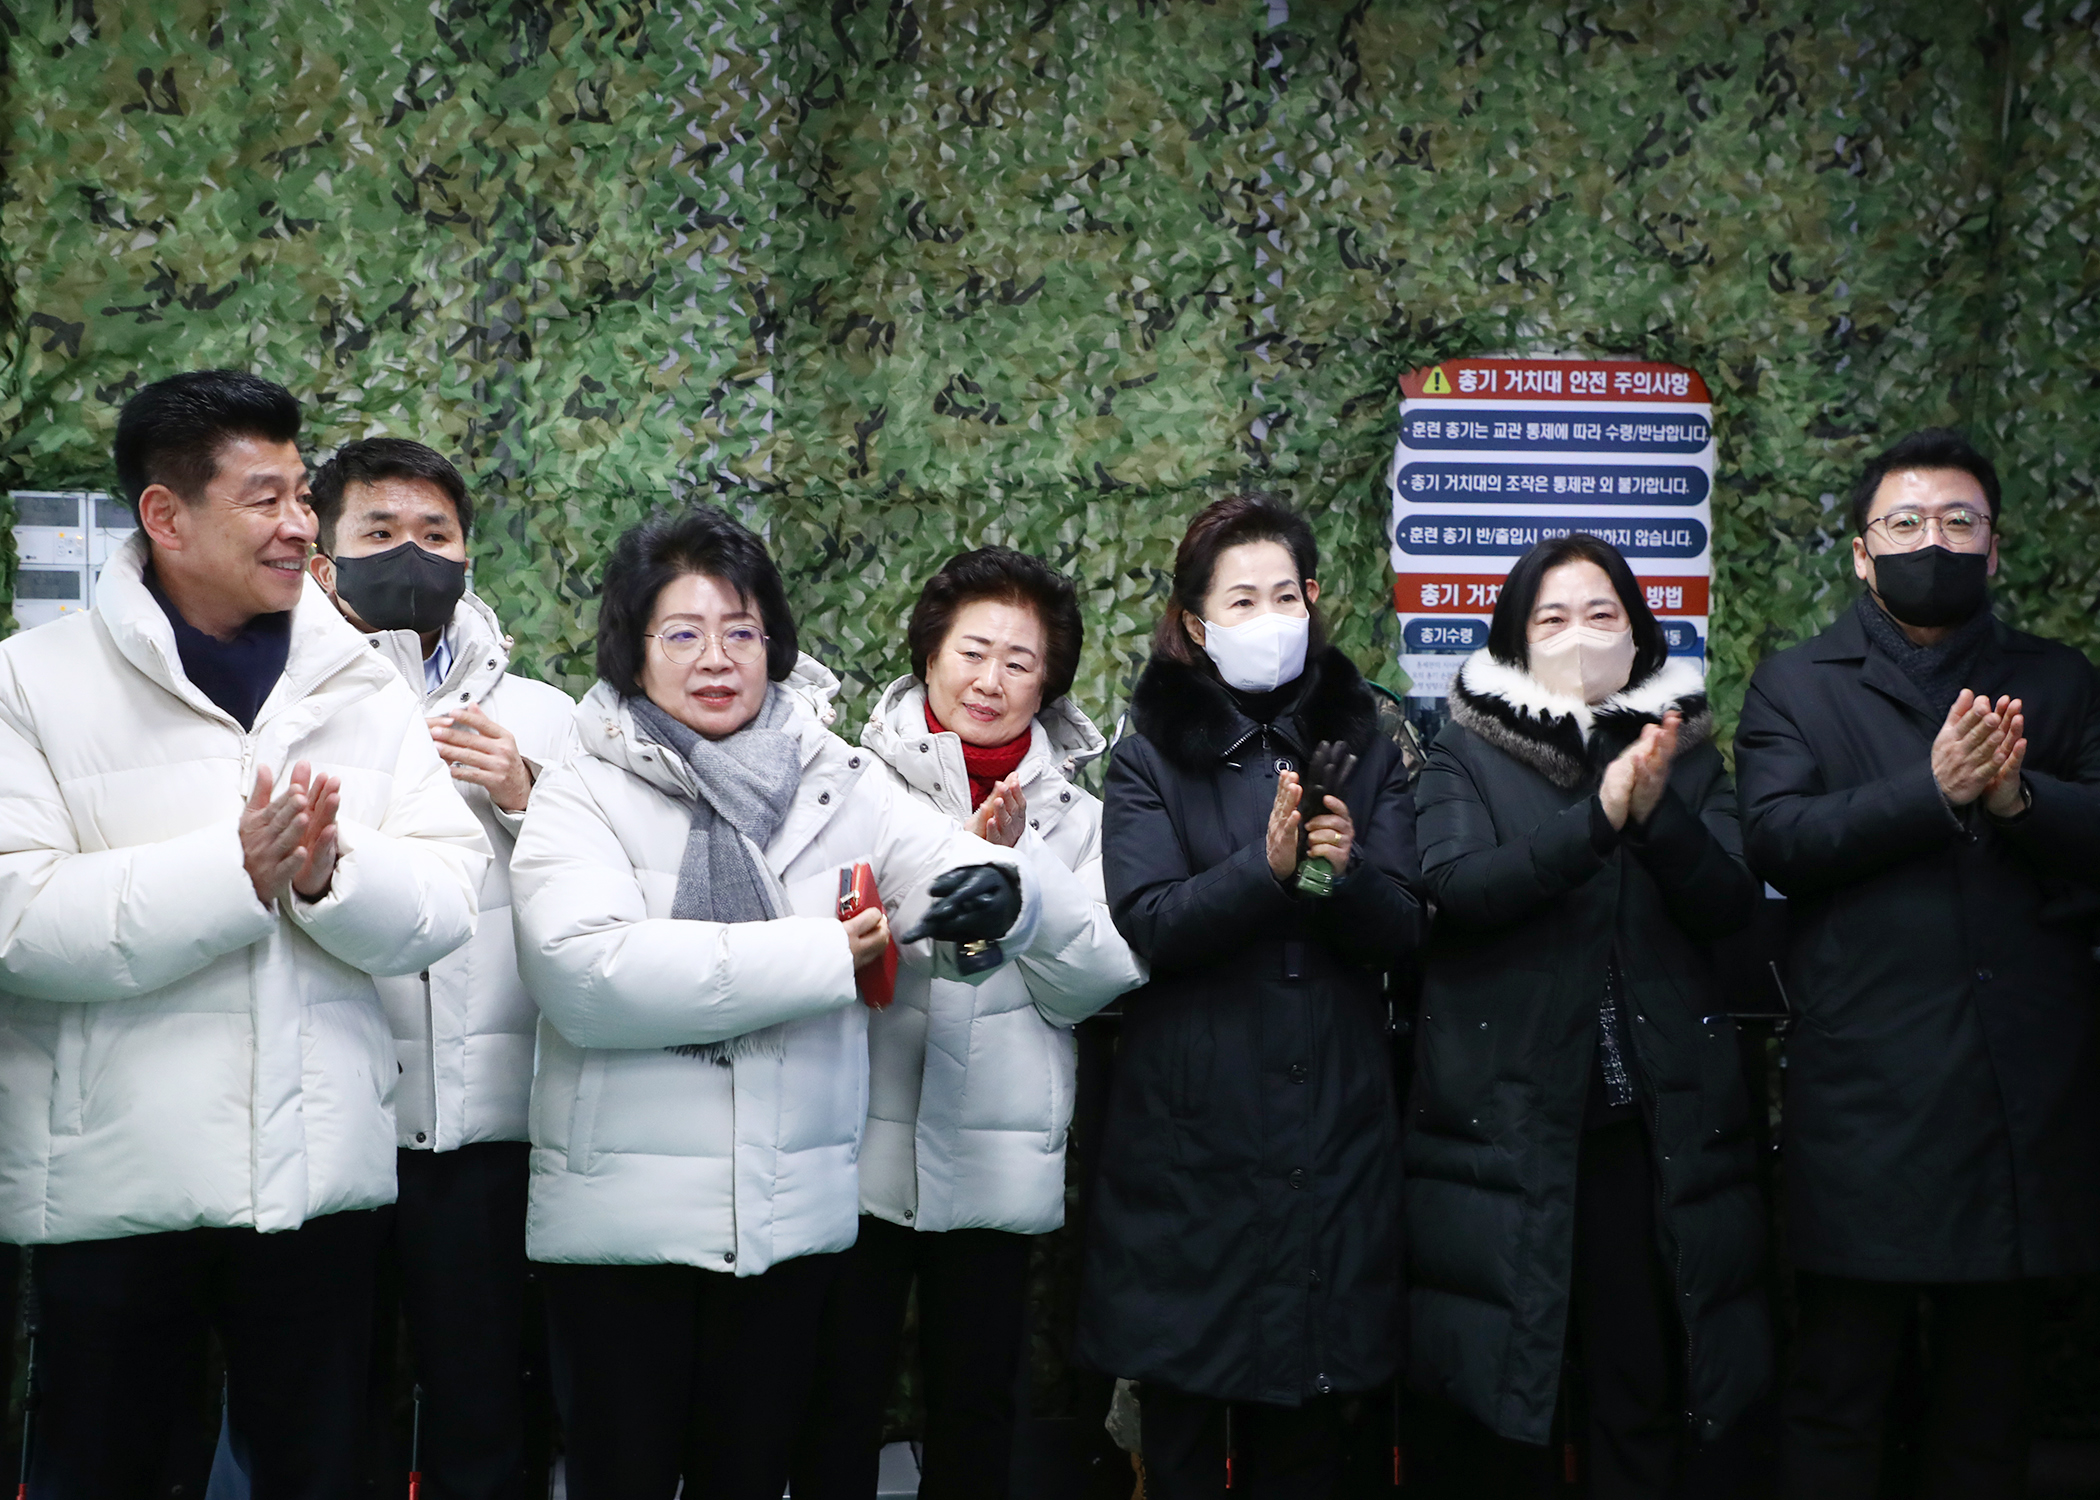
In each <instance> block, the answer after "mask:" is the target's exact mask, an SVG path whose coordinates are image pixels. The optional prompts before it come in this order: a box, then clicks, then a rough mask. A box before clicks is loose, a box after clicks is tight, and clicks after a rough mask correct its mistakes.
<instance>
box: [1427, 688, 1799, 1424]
mask: <svg viewBox="0 0 2100 1500" xmlns="http://www.w3.org/2000/svg"><path fill="white" fill-rule="evenodd" d="M1451 705H1452V715H1453V722H1452V723H1451V724H1450V725H1449V726H1447V727H1446V728H1445V730H1444V731H1443V733H1441V734H1440V735H1438V736H1437V740H1436V743H1435V745H1434V746H1432V747H1431V749H1430V752H1429V764H1428V766H1427V767H1426V768H1425V769H1424V771H1423V772H1422V778H1421V781H1420V782H1419V783H1418V784H1417V786H1416V789H1415V796H1416V801H1417V804H1418V806H1419V808H1420V830H1419V832H1420V839H1421V851H1422V876H1423V881H1424V883H1425V884H1426V885H1427V887H1428V890H1429V894H1430V899H1431V900H1432V901H1433V902H1434V903H1435V905H1436V930H1435V935H1434V937H1433V939H1432V941H1431V944H1430V949H1429V957H1428V960H1427V965H1426V969H1425V973H1424V984H1423V994H1422V1010H1421V1017H1420V1024H1419V1026H1418V1027H1417V1030H1416V1037H1415V1082H1414V1088H1413V1091H1412V1093H1411V1095H1410V1096H1409V1111H1408V1114H1409V1119H1408V1131H1407V1179H1408V1180H1407V1232H1408V1244H1409V1250H1410V1252H1411V1255H1410V1262H1409V1281H1410V1287H1411V1290H1410V1294H1409V1301H1410V1308H1411V1312H1412V1334H1413V1340H1412V1352H1411V1359H1410V1379H1411V1382H1412V1383H1413V1384H1414V1385H1415V1387H1416V1388H1417V1389H1419V1390H1424V1391H1431V1392H1436V1393H1439V1394H1441V1395H1444V1396H1446V1397H1448V1398H1449V1399H1451V1400H1453V1401H1455V1402H1457V1403H1458V1404H1459V1405H1460V1406H1462V1407H1464V1408H1465V1409H1466V1410H1468V1411H1470V1412H1471V1413H1473V1415H1474V1416H1476V1417H1478V1418H1479V1419H1480V1420H1481V1421H1482V1422H1484V1423H1486V1424H1487V1425H1488V1426H1489V1427H1491V1428H1493V1429H1494V1430H1495V1431H1496V1432H1498V1433H1500V1434H1502V1435H1503V1436H1504V1437H1508V1438H1513V1439H1516V1440H1518V1441H1520V1442H1526V1443H1544V1442H1546V1441H1547V1440H1548V1438H1549V1435H1550V1433H1551V1429H1552V1425H1553V1412H1554V1406H1555V1403H1556V1401H1557V1400H1558V1398H1559V1394H1560V1376H1561V1357H1562V1344H1563V1340H1564V1336H1565V1333H1566V1329H1567V1326H1568V1309H1569V1298H1570V1289H1569V1281H1570V1274H1571V1273H1570V1266H1571V1263H1572V1261H1573V1258H1574V1244H1575V1176H1576V1161H1577V1152H1578V1149H1579V1147H1580V1144H1581V1138H1582V1128H1583V1113H1584V1106H1585V1104H1586V1103H1587V1101H1588V1098H1589V1090H1590V1076H1591V1069H1592V1067H1593V1057H1594V1054H1595V1051H1596V1047H1597V1034H1598V1030H1599V1027H1598V1009H1599V1005H1600V1002H1601V1001H1602V999H1603V997H1604V989H1605V974H1606V969H1607V966H1608V964H1609V963H1610V962H1611V961H1612V959H1613V957H1614V956H1616V960H1617V963H1618V966H1619V971H1620V978H1621V991H1620V993H1621V996H1622V999H1623V1003H1624V1010H1625V1031H1624V1034H1623V1036H1624V1039H1625V1040H1626V1041H1627V1042H1630V1044H1631V1048H1632V1052H1633V1057H1632V1059H1631V1061H1632V1062H1633V1064H1634V1068H1633V1070H1632V1071H1634V1072H1635V1074H1636V1075H1637V1084H1638V1095H1639V1103H1640V1109H1641V1114H1642V1117H1643V1120H1644V1123H1645V1125H1646V1127H1647V1134H1648V1140H1649V1145H1650V1148H1651V1151H1652V1153H1653V1156H1652V1167H1653V1174H1652V1175H1653V1180H1654V1182H1655V1187H1656V1205H1657V1226H1658V1230H1659V1233H1660V1236H1661V1239H1662V1243H1661V1244H1660V1245H1659V1246H1658V1247H1657V1248H1658V1250H1659V1252H1660V1254H1661V1257H1662V1260H1663V1262H1664V1264H1665V1265H1666V1266H1668V1267H1669V1270H1670V1274H1671V1277H1672V1280H1673V1283H1674V1287H1675V1291H1676V1294H1677V1295H1676V1311H1677V1314H1678V1317H1679V1319H1680V1320H1681V1322H1682V1324H1683V1331H1684V1333H1685V1335H1686V1340H1687V1341H1686V1345H1685V1348H1684V1351H1683V1352H1684V1359H1685V1372H1684V1373H1685V1389H1686V1391H1687V1393H1688V1400H1689V1404H1690V1408H1691V1417H1692V1421H1693V1425H1694V1428H1695V1430H1696V1431H1697V1432H1698V1433H1699V1434H1700V1435H1701V1436H1703V1437H1708V1438H1711V1437H1714V1436H1717V1435H1718V1434H1719V1433H1720V1432H1722V1431H1723V1430H1724V1429H1725V1428H1726V1427H1727V1426H1728V1425H1729V1424H1730V1423H1731V1422H1732V1421H1734V1419H1735V1418H1736V1417H1737V1416H1738V1415H1740V1414H1741V1412H1742V1411H1743V1409H1744V1408H1745V1407H1746V1406H1747V1405H1748V1404H1749V1403H1750V1402H1751V1401H1752V1400H1753V1399H1754V1398H1755V1397H1756V1396H1757V1395H1758V1394H1759V1392H1760V1391H1761V1390H1762V1389H1763V1388H1764V1386H1765V1385H1766V1383H1767V1381H1768V1380H1769V1378H1770V1373H1771V1360H1772V1353H1771V1330H1770V1324H1769V1321H1768V1315H1767V1310H1766V1307H1765V1301H1764V1295H1763V1290H1762V1279H1761V1275H1760V1272H1761V1267H1762V1264H1763V1256H1764V1240H1765V1229H1764V1224H1765V1216H1764V1209H1763V1204H1762V1202H1761V1200H1760V1197H1759V1194H1758V1190H1757V1183H1756V1170H1757V1162H1756V1146H1755V1144H1754V1140H1753V1137H1752V1135H1751V1124H1750V1114H1749V1105H1748V1100H1747V1097H1746V1095H1745V1092H1744V1088H1743V1081H1742V1071H1741V1065H1740V1063H1739V1061H1738V1054H1737V1049H1736V1029H1735V1024H1734V1023H1733V1022H1732V1021H1729V1020H1728V1019H1726V1018H1725V1017H1723V1016H1719V1015H1717V1014H1716V1012H1718V1011H1720V1009H1721V1002H1720V999H1719V996H1718V992H1717V989H1716V986H1715V983H1714V980H1713V976H1712V971H1711V966H1710V962H1709V959H1708V955H1707V948H1706V944H1707V941H1708V940H1709V939H1712V938H1714V937H1718V936H1721V935H1723V934H1725V933H1728V932H1730V931H1732V930H1734V929H1735V928H1737V927H1739V926H1741V925H1742V924H1743V923H1744V922H1746V921H1747V920H1748V919H1749V917H1750V915H1751V912H1752V911H1753V909H1754V908H1753V903H1754V902H1755V901H1756V900H1757V886H1756V883H1755V882H1754V881H1753V880H1752V879H1751V876H1750V872H1749V871H1748V870H1747V869H1746V868H1745V867H1744V864H1743V858H1742V852H1741V846H1740V840H1739V837H1738V833H1737V828H1736V818H1735V797H1734V795H1733V792H1732V791H1731V789H1730V787H1729V784H1728V776H1727V773H1726V771H1725V770H1724V769H1723V767H1722V764H1721V757H1720V754H1719V752H1718V751H1716V750H1715V748H1714V747H1713V745H1712V743H1711V742H1710V738H1709V737H1710V736H1711V734H1712V732H1713V719H1712V715H1711V713H1710V712H1709V711H1708V708H1707V703H1706V695H1705V690H1704V686H1703V683H1702V681H1701V679H1700V675H1699V673H1698V671H1697V669H1696V668H1693V667H1690V666H1688V665H1684V664H1680V663H1674V662H1673V663H1670V664H1667V665H1665V666H1664V667H1663V669H1662V670H1661V671H1660V672H1658V673H1657V674H1655V675H1654V676H1652V677H1650V678H1649V679H1648V681H1647V682H1645V683H1642V684H1638V685H1636V686H1634V687H1632V688H1629V689H1628V690H1626V691H1624V692H1622V693H1620V694H1618V695H1617V696H1616V697H1614V698H1611V699H1607V700H1606V701H1605V702H1604V703H1602V704H1599V705H1597V706H1596V707H1595V708H1594V709H1590V710H1584V708H1583V706H1582V705H1580V704H1578V703H1576V702H1574V700H1572V699H1566V698H1559V697H1554V696H1552V695H1549V694H1547V693H1546V691H1545V690H1544V689H1543V688H1541V687H1539V686H1538V684H1537V683H1536V681H1535V680H1534V679H1532V678H1531V677H1530V676H1529V675H1528V674H1526V673H1524V672H1522V671H1520V670H1518V669H1515V668H1512V667H1508V666H1504V665H1502V664H1500V663H1497V662H1495V661H1493V660H1492V659H1491V658H1489V657H1488V655H1487V654H1486V652H1484V651H1483V652H1480V653H1478V654H1476V655H1475V656H1473V657H1471V658H1469V659H1468V660H1467V662H1466V664H1465V666H1464V667H1463V668H1462V669H1461V672H1460V675H1459V678H1458V681H1457V682H1456V683H1455V684H1454V685H1453V688H1452V693H1451ZM1673 705H1674V706H1676V707H1677V708H1678V709H1679V710H1680V711H1682V712H1683V714H1684V716H1685V723H1684V728H1683V730H1682V737H1681V738H1680V740H1679V750H1678V754H1677V758H1676V760H1675V761H1674V763H1673V764H1672V766H1671V771H1670V782H1669V788H1668V790H1667V791H1666V792H1665V794H1664V796H1663V799H1662V802H1661V803H1660V804H1659V805H1658V806H1657V808H1656V810H1655V812H1654V814H1653V815H1652V816H1651V817H1650V818H1649V820H1648V822H1647V824H1646V826H1645V827H1642V826H1640V825H1636V824H1632V823H1629V824H1628V825H1627V828H1626V829H1625V830H1624V831H1623V832H1619V833H1614V831H1613V830H1612V827H1611V824H1610V822H1609V820H1608V819H1606V818H1605V816H1604V813H1603V808H1602V806H1601V805H1600V804H1599V803H1598V801H1597V796H1596V791H1597V786H1598V784H1599V781H1600V773H1601V771H1602V769H1603V767H1604V766H1605V765H1607V764H1609V762H1610V761H1611V759H1612V758H1613V757H1614V756H1616V755H1617V754H1618V752H1619V751H1620V750H1622V749H1623V748H1625V746H1626V745H1628V744H1630V743H1631V742H1632V741H1633V740H1634V739H1635V738H1636V737H1637V736H1638V735H1639V733H1640V730H1641V728H1642V726H1643V725H1646V724H1651V723H1656V722H1659V721H1660V719H1661V717H1662V714H1663V713H1664V711H1666V710H1667V709H1668V708H1670V707H1672V706H1673ZM1585 717H1587V718H1588V719H1589V723H1588V724H1587V725H1585V723H1584V722H1583V720H1584V718H1585Z"/></svg>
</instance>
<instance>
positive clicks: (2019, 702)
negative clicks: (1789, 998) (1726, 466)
mask: <svg viewBox="0 0 2100 1500" xmlns="http://www.w3.org/2000/svg"><path fill="white" fill-rule="evenodd" d="M1998 517H1999V485H1998V476H1997V472H1996V470H1995V469H1994V468H1993V467H1992V465H1991V463H1990V460H1988V459H1987V458H1985V457H1984V456H1983V455H1982V454H1981V453H1978V452H1977V451H1976V450H1975V449H1974V448H1973V447H1971V446H1970V445H1969V444H1968V442H1967V441H1966V440H1964V439H1963V438H1961V437H1960V436H1959V435H1957V434H1955V433H1952V432H1948V431H1944V430H1940V429H1933V430H1928V431H1925V432H1920V433H1916V434H1913V435H1912V436H1910V437H1907V438H1905V439H1904V440H1903V441H1901V442H1899V443H1897V444H1896V445H1895V446H1894V447H1892V448H1890V449H1889V450H1888V451H1887V452H1885V453H1883V454H1882V455H1881V456H1880V457H1878V458H1876V459H1875V460H1874V461H1873V462H1872V463H1871V464H1869V465H1868V466H1867V470H1866V472H1865V474H1864V475H1863V476H1862V477H1861V480H1860V483H1859V485H1858V487H1857V489H1856V490H1855V492H1854V495H1853V503H1852V522H1853V529H1854V532H1855V536H1854V539H1853V542H1852V555H1853V566H1854V570H1855V572H1856V573H1857V574H1858V576H1859V578H1860V580H1861V581H1862V583H1864V585H1865V591H1864V592H1863V593H1862V595H1861V597H1860V598H1859V600H1858V602H1857V604H1856V606H1855V607H1854V608H1853V609H1851V610H1849V611H1847V612H1846V613H1845V614H1843V615H1841V616H1840V617H1839V619H1838V621H1837V623H1835V624H1834V625H1832V626H1831V627H1830V629H1828V630H1826V631H1825V632H1823V634H1821V635H1819V636H1817V637H1816V638H1815V639H1813V640H1810V641H1808V642H1806V643H1805V644H1803V645H1800V646H1796V647H1794V648H1793V649H1791V650H1789V651H1784V652H1781V653H1779V654H1778V655H1776V656H1774V657H1772V658H1770V659H1769V660H1767V661H1766V662H1765V663H1764V664H1763V665H1762V666H1760V667H1759V669H1758V671H1757V674H1756V676H1755V677H1754V678H1753V680H1752V682H1751V685H1750V691H1749V695H1748V698H1747V699H1746V701H1745V703H1744V705H1743V716H1742V721H1741V725H1740V728H1739V729H1738V731H1737V736H1736V771H1737V779H1738V783H1739V786H1740V789H1741V804H1742V818H1743V832H1744V847H1745V850H1746V853H1747V854H1748V856H1749V860H1750V864H1751V867H1752V869H1753V870H1755V871H1756V872H1757V873H1758V874H1760V875H1762V876H1763V877H1764V878H1765V879H1766V880H1768V881H1770V882H1771V883H1772V884H1773V885H1774V886H1776V887H1777V888H1778V889H1779V890H1780V891H1781V892H1782V893H1783V894H1784V895H1786V896H1787V897H1788V898H1789V900H1788V905H1789V909H1790V914H1791V919H1790V937H1789V970H1790V972H1789V975H1788V980H1789V985H1790V988H1791V989H1792V991H1793V998H1794V1004H1795V1008H1796V1011H1797V1014H1798V1021H1797V1024H1796V1026H1795V1029H1794V1032H1793V1035H1792V1037H1791V1038H1790V1039H1789V1041H1788V1044H1787V1059H1786V1060H1787V1075H1786V1076H1787V1084H1786V1099H1785V1114H1784V1129H1785V1158H1784V1180H1785V1191H1786V1232H1787V1249H1788V1251H1789V1253H1790V1255H1791V1258H1792V1260H1793V1263H1794V1266H1795V1268H1796V1270H1797V1271H1798V1273H1799V1277H1798V1289H1799V1303H1800V1323H1799V1327H1798V1330H1797V1332H1796V1336H1795V1341H1794V1360H1793V1370H1792V1374H1791V1376H1790V1378H1789V1382H1788V1386H1787V1390H1786V1394H1785V1402H1784V1412H1785V1425H1786V1436H1785V1474H1786V1493H1787V1494H1788V1495H1789V1496H1790V1497H1791V1496H1811V1495H1812V1496H1819V1497H1820V1496H1830V1497H1838V1496H1855V1495H1856V1496H1859V1497H1862V1500H1867V1497H1871V1496H1872V1495H1874V1494H1875V1493H1876V1488H1877V1485H1878V1482H1879V1466H1880V1459H1881V1452H1882V1429H1883V1425H1884V1420H1885V1418H1886V1415H1887V1410H1888V1405H1889V1397H1890V1393H1891V1390H1892V1387H1893V1384H1894V1380H1895V1375H1896V1371H1897V1367H1898V1364H1899V1363H1900V1360H1901V1357H1902V1351H1903V1349H1904V1347H1905V1332H1906V1328H1907V1327H1908V1325H1909V1324H1910V1321H1911V1319H1912V1318H1913V1317H1914V1316H1915V1315H1916V1314H1917V1311H1918V1309H1919V1305H1920V1299H1921V1297H1922V1298H1923V1299H1924V1304H1925V1306H1926V1308H1927V1309H1928V1310H1929V1322H1928V1323H1927V1325H1926V1326H1927V1328H1928V1329H1929V1333H1928V1337H1927V1340H1926V1344H1927V1347H1928V1350H1929V1357H1930V1361H1931V1365H1932V1372H1931V1381H1930V1389H1931V1397H1930V1402H1931V1411H1930V1415H1929V1421H1928V1423H1927V1427H1926V1437H1925V1452H1924V1455H1923V1457H1924V1462H1923V1465H1922V1469H1923V1473H1924V1476H1925V1479H1924V1483H1925V1489H1924V1491H1923V1493H1925V1494H1927V1495H1932V1496H1939V1495H1945V1496H1949V1497H1953V1496H1960V1497H1963V1500H1986V1497H1992V1496H2000V1495H2003V1496H2016V1495H2020V1494H2023V1493H2024V1486H2025V1471H2026V1463H2027V1446H2028V1433H2027V1425H2028V1423H2027V1417H2028V1408H2029V1399H2028V1369H2029V1353H2028V1350H2029V1343H2030V1323H2031V1316H2030V1308H2031V1292H2030V1289H2031V1288H2032V1286H2033V1284H2034V1282H2035V1281H2036V1279H2037V1278H2041V1277H2049V1276H2064V1275H2073V1274H2079V1273H2085V1272H2091V1271H2095V1270H2100V1027H2096V1010H2095V1006H2096V1000H2100V985H2096V975H2095V964H2094V940H2095V934H2096V918H2100V673H2096V672H2095V670H2094V667H2093V664H2092V663H2091V662H2090V661H2088V660H2087V659H2086V658H2085V657H2084V656H2083V655H2081V654H2080V653H2079V652H2078V651H2076V650H2074V649H2072V648H2071V647H2069V646H2066V645H2063V644H2061V643H2059V642H2055V641H2047V640H2043V639H2041V638H2040V637H2037V636H2032V635H2027V634H2024V633H2022V632H2020V631H2017V630H2014V629H2012V628H2010V627H2009V626H2007V625H2006V624H2004V623H2003V622H2002V621H2000V620H1998V619H1997V618H1996V617H1995V616H1994V614H1993V613H1992V610H1991V607H1990V602H1989V598H1988V593H1987V585H1986V580H1987V579H1988V578H1989V577H1990V576H1991V575H1992V574H1994V573H1996V571H1997V567H1998Z"/></svg>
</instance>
